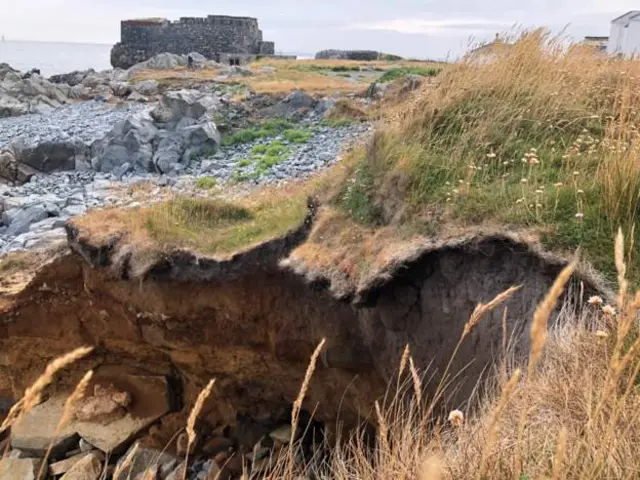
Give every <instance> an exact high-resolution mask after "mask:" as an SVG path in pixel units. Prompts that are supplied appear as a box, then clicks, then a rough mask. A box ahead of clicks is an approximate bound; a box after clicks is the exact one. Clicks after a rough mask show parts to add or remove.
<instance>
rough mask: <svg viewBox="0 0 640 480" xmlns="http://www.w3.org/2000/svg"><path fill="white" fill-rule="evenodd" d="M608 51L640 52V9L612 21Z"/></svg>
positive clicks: (618, 52)
mask: <svg viewBox="0 0 640 480" xmlns="http://www.w3.org/2000/svg"><path fill="white" fill-rule="evenodd" d="M607 52H608V53H610V54H613V55H638V54H640V10H632V11H630V12H628V13H625V14H624V15H621V16H620V17H618V18H616V19H614V20H612V21H611V33H610V35H609V43H608V45H607Z"/></svg>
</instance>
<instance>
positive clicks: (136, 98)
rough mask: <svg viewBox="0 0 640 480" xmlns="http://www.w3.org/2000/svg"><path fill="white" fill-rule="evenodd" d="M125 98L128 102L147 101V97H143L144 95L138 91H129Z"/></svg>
mask: <svg viewBox="0 0 640 480" xmlns="http://www.w3.org/2000/svg"><path fill="white" fill-rule="evenodd" d="M127 100H129V101H130V102H138V103H148V102H149V97H145V96H144V95H142V94H141V93H138V92H131V93H130V94H129V96H128V97H127Z"/></svg>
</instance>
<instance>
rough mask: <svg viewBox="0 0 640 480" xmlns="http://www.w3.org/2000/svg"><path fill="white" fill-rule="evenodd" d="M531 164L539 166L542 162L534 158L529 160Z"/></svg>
mask: <svg viewBox="0 0 640 480" xmlns="http://www.w3.org/2000/svg"><path fill="white" fill-rule="evenodd" d="M529 163H530V164H531V165H538V164H539V163H540V160H538V159H537V158H536V157H532V158H531V160H529Z"/></svg>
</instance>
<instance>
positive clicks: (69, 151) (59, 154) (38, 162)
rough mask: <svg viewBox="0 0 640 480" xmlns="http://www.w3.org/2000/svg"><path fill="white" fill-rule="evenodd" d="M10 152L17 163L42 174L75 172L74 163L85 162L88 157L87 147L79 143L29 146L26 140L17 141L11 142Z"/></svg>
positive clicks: (65, 142) (69, 142) (48, 143)
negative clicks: (64, 171)
mask: <svg viewBox="0 0 640 480" xmlns="http://www.w3.org/2000/svg"><path fill="white" fill-rule="evenodd" d="M11 150H12V151H13V155H14V156H15V158H16V161H17V162H18V163H23V164H25V165H29V166H30V167H32V168H34V169H35V170H37V171H40V172H44V173H50V172H56V171H63V170H75V168H76V163H80V162H83V161H86V158H87V157H88V155H89V147H87V145H85V144H84V143H82V142H80V141H75V142H71V141H63V142H43V143H39V144H37V145H29V144H27V143H26V139H17V140H14V141H13V142H12V144H11Z"/></svg>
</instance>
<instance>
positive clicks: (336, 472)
mask: <svg viewBox="0 0 640 480" xmlns="http://www.w3.org/2000/svg"><path fill="white" fill-rule="evenodd" d="M617 243H618V244H619V245H620V246H619V247H618V249H617V250H616V258H617V262H616V263H617V266H618V271H619V281H620V293H619V295H618V298H619V300H620V301H621V302H622V303H620V304H618V305H617V308H616V311H617V312H619V313H618V314H617V315H615V316H612V314H611V307H608V308H607V306H605V307H603V306H602V303H601V302H596V301H593V300H592V301H590V302H586V303H585V305H584V306H583V307H584V308H581V309H580V311H581V312H582V313H581V314H578V313H577V312H578V309H576V308H575V306H573V305H568V304H567V305H565V306H563V307H562V309H561V313H560V315H559V316H558V318H557V321H556V323H555V324H554V325H552V326H548V325H547V324H548V319H549V316H550V314H551V312H552V311H553V310H554V309H555V306H556V302H557V300H558V299H559V298H560V295H561V291H562V289H563V287H564V285H565V284H566V282H567V279H568V278H569V277H570V276H571V272H572V271H573V269H574V268H575V263H572V264H570V265H569V266H567V268H566V269H565V270H564V271H563V272H562V273H561V274H560V276H559V277H558V279H557V281H556V282H555V283H554V285H553V287H552V288H551V289H550V291H549V294H548V295H547V297H546V298H545V299H544V300H543V301H542V302H541V304H540V306H539V308H538V310H537V311H536V315H535V316H536V319H535V320H534V321H533V322H532V330H531V335H532V337H533V341H532V346H531V355H530V359H529V363H528V365H521V366H520V368H518V366H517V365H516V363H515V362H514V361H513V359H512V358H510V356H509V355H508V354H505V357H504V358H503V359H502V362H501V364H500V365H499V366H497V367H496V369H495V374H494V376H493V378H492V380H491V381H490V385H489V388H488V389H487V393H486V394H485V396H484V397H483V398H481V399H480V400H479V402H477V403H475V405H477V406H476V407H474V408H471V409H469V410H468V411H466V412H464V413H463V412H459V411H454V412H452V413H451V414H450V415H449V416H448V417H442V418H439V416H438V414H436V413H434V412H437V411H436V410H435V409H433V402H435V401H438V398H430V399H429V400H428V401H427V402H426V403H425V402H424V399H423V396H422V395H420V393H419V391H420V388H421V380H420V379H421V377H422V375H423V372H418V371H417V370H416V369H415V366H413V365H412V361H411V356H410V353H409V350H408V348H407V349H406V350H405V353H404V354H403V356H402V359H399V360H400V370H399V371H400V376H401V377H402V375H403V372H405V371H406V370H407V368H406V366H407V365H409V367H410V368H409V371H410V375H409V376H408V378H405V381H404V383H403V382H400V383H398V385H397V387H396V390H395V394H394V395H392V398H391V400H390V401H387V402H386V403H385V404H382V405H381V404H379V403H378V402H376V404H375V412H374V413H375V416H376V418H377V419H378V420H377V422H378V429H377V430H378V433H377V436H376V440H375V445H374V446H373V447H369V446H368V445H367V444H366V443H365V441H364V439H363V437H362V436H360V435H357V434H356V435H354V436H352V437H351V438H349V439H346V441H343V442H341V443H338V445H337V446H336V448H335V449H334V450H333V451H332V452H331V454H330V456H329V458H328V459H327V460H326V461H325V462H323V463H321V464H320V465H318V463H317V462H316V463H314V464H307V465H300V464H298V465H295V466H293V467H292V466H288V468H281V469H279V470H278V472H289V473H288V474H286V475H285V474H282V473H280V474H275V475H273V476H271V477H269V478H273V479H276V478H283V479H287V480H289V479H291V478H295V475H296V474H303V473H309V472H310V471H313V472H314V474H316V475H318V477H317V478H325V479H338V480H347V479H354V478H357V479H364V480H369V479H371V480H374V479H375V480H378V479H388V478H393V479H407V480H409V479H415V478H419V479H423V478H424V479H437V478H446V479H451V480H454V479H455V480H458V479H482V480H492V479H495V480H498V479H500V480H502V479H519V480H525V479H527V480H528V479H542V478H546V479H549V478H552V479H572V480H573V479H575V480H578V479H580V480H582V479H587V478H588V479H612V478H616V479H637V478H639V476H640V456H639V455H638V448H639V447H638V446H639V445H640V324H639V322H638V315H639V314H640V292H638V293H637V294H636V295H635V296H629V295H626V294H625V293H624V290H625V289H626V285H627V282H626V278H625V271H626V268H627V267H626V265H625V263H624V258H625V256H624V251H623V248H622V244H623V241H622V237H621V236H619V237H618V241H617ZM508 294H509V292H505V293H504V294H501V295H500V296H498V297H497V298H496V300H494V301H492V302H490V304H494V303H496V304H497V303H499V302H500V298H502V297H503V296H505V295H508ZM479 309H480V310H482V309H483V306H482V305H481V306H479ZM475 323H477V322H474V321H473V318H472V319H470V321H469V322H468V324H467V326H466V327H465V330H463V332H461V338H463V339H464V338H465V332H466V331H467V329H468V328H472V327H473V325H474V324H475ZM402 378H404V377H402ZM450 386H452V385H450ZM470 405H474V402H471V403H470ZM425 415H427V416H428V418H427V421H425ZM447 421H448V422H447ZM290 472H294V473H293V474H291V473H290ZM255 478H259V477H255Z"/></svg>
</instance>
